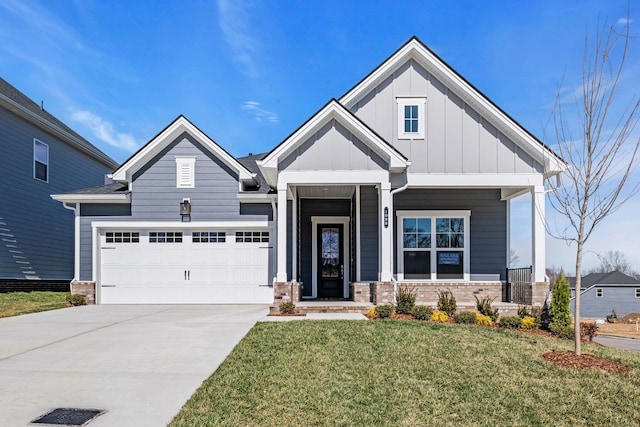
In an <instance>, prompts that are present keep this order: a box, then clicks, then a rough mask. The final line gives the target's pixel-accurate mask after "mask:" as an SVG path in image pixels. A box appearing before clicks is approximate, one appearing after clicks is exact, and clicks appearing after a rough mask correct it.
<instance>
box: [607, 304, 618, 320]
mask: <svg viewBox="0 0 640 427" xmlns="http://www.w3.org/2000/svg"><path fill="white" fill-rule="evenodd" d="M616 320H618V314H616V309H615V308H614V309H612V310H611V314H609V315H608V316H607V323H616Z"/></svg>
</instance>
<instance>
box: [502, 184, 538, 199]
mask: <svg viewBox="0 0 640 427" xmlns="http://www.w3.org/2000/svg"><path fill="white" fill-rule="evenodd" d="M527 193H531V187H525V188H511V187H509V188H502V189H501V191H500V200H511V199H515V198H516V197H520V196H522V195H523V194H527Z"/></svg>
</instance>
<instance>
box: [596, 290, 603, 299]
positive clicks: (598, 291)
mask: <svg viewBox="0 0 640 427" xmlns="http://www.w3.org/2000/svg"><path fill="white" fill-rule="evenodd" d="M598 293H599V294H600V295H598ZM603 297H604V288H596V298H603Z"/></svg>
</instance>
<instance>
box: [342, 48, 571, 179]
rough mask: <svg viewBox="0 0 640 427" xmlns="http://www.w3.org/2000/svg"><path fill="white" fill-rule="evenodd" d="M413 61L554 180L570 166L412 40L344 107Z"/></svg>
mask: <svg viewBox="0 0 640 427" xmlns="http://www.w3.org/2000/svg"><path fill="white" fill-rule="evenodd" d="M409 59H414V60H415V61H416V62H418V63H419V64H420V65H422V66H423V67H424V68H425V69H426V70H427V71H428V72H429V73H431V74H433V75H434V76H435V77H436V78H437V79H438V80H440V81H441V82H442V83H443V84H444V85H445V86H446V87H447V88H448V89H451V90H453V91H454V93H456V95H458V96H460V97H461V98H462V99H463V101H465V102H466V103H467V104H469V106H471V107H472V108H474V109H475V110H476V111H477V112H478V113H479V114H480V115H481V116H482V117H483V118H485V119H487V120H489V121H490V122H491V123H492V124H493V125H494V126H496V127H497V128H498V129H499V130H501V131H502V132H503V133H504V134H505V135H506V136H507V137H509V138H510V139H512V140H514V142H516V143H517V144H518V146H520V147H521V148H522V149H524V150H525V151H526V152H527V153H528V154H529V155H531V156H532V157H533V158H534V159H536V160H537V161H538V162H540V164H542V165H544V167H545V173H546V174H547V175H549V176H552V175H555V174H557V173H560V172H562V171H563V170H565V169H566V166H567V165H566V163H564V162H563V161H562V160H560V159H558V157H557V156H556V155H555V154H554V153H553V152H552V151H551V150H550V149H548V148H546V147H545V146H543V145H542V144H540V143H539V142H538V141H537V140H536V139H535V138H533V137H532V136H531V135H529V134H528V133H527V132H526V131H525V130H524V129H522V127H520V126H519V125H518V124H516V123H515V122H514V121H513V120H512V119H510V118H509V117H508V116H507V115H506V114H504V113H503V112H502V111H501V110H500V109H499V108H497V107H496V106H495V105H493V103H491V102H490V101H489V100H488V99H487V98H486V97H484V96H483V95H481V94H480V93H479V92H478V91H477V90H475V89H474V88H473V87H471V86H470V85H469V84H468V83H467V82H466V81H465V80H464V79H462V78H461V77H460V76H459V75H458V74H456V73H455V72H454V71H453V70H452V69H451V68H450V67H448V66H447V65H446V64H444V63H443V62H441V61H440V60H439V59H438V58H436V57H435V56H434V55H433V54H432V53H431V52H429V50H428V49H426V48H425V47H424V46H422V44H421V43H420V42H418V41H417V40H411V41H410V42H409V43H407V44H406V45H405V46H404V47H403V48H402V49H401V50H399V51H398V52H396V54H395V55H394V56H393V57H391V58H389V59H388V60H387V62H385V63H384V64H383V65H382V66H380V67H379V68H378V69H377V70H376V71H375V72H373V73H372V74H371V75H369V77H367V78H366V79H365V80H363V81H362V82H361V83H360V84H358V85H357V86H356V87H354V88H353V89H352V90H351V91H349V92H348V93H347V94H345V95H344V96H343V97H342V98H340V103H341V104H342V105H345V106H346V107H347V108H350V107H352V106H353V105H354V104H355V103H356V102H358V101H359V100H360V98H361V97H362V96H364V95H365V94H366V93H368V92H369V91H370V90H372V89H373V87H375V86H376V85H377V84H379V83H380V82H382V81H383V80H384V79H385V78H387V77H388V76H389V75H390V73H392V72H393V71H394V70H395V69H396V68H397V67H399V66H400V65H402V64H404V63H405V62H406V61H407V60H409ZM491 119H493V120H491Z"/></svg>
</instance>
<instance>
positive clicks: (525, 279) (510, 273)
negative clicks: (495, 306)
mask: <svg viewBox="0 0 640 427" xmlns="http://www.w3.org/2000/svg"><path fill="white" fill-rule="evenodd" d="M532 274H533V266H530V267H522V268H507V283H506V289H505V295H504V300H505V302H513V303H517V304H527V300H528V298H527V289H528V288H529V287H530V285H531V275H532Z"/></svg>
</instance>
